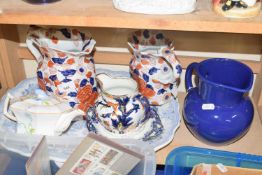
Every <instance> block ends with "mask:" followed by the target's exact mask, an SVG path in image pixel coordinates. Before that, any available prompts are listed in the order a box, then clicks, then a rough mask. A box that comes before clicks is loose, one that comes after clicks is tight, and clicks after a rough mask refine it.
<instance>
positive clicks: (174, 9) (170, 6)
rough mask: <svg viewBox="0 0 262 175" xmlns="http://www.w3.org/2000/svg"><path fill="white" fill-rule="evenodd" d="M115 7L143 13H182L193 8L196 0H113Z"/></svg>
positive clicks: (188, 11)
mask: <svg viewBox="0 0 262 175" xmlns="http://www.w3.org/2000/svg"><path fill="white" fill-rule="evenodd" d="M113 3H114V6H115V8H117V9H119V10H123V11H126V12H134V13H144V14H184V13H190V12H192V11H194V10H195V7H196V0H165V1H163V0H154V2H153V3H152V1H150V0H136V1H132V0H113Z"/></svg>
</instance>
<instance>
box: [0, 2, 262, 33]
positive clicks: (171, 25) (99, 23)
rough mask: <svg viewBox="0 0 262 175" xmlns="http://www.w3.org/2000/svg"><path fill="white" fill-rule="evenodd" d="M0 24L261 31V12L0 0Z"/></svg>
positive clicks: (205, 4)
mask: <svg viewBox="0 0 262 175" xmlns="http://www.w3.org/2000/svg"><path fill="white" fill-rule="evenodd" d="M0 24H39V25H62V26H88V27H113V28H134V29H135V28H150V29H164V30H183V31H206V32H230V33H252V34H262V14H260V16H258V17H256V18H252V19H227V18H224V17H221V16H218V15H216V14H215V13H214V12H213V11H212V8H211V1H210V0H199V1H198V4H197V10H196V11H195V12H194V13H191V14H186V15H143V14H133V13H126V12H122V11H119V10H116V9H114V7H113V2H112V1H111V0H88V1H79V0H78V1H77V0H62V1H59V2H56V3H51V4H47V5H32V4H28V3H26V2H24V1H22V0H8V1H0Z"/></svg>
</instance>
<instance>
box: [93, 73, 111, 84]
mask: <svg viewBox="0 0 262 175" xmlns="http://www.w3.org/2000/svg"><path fill="white" fill-rule="evenodd" d="M111 80H112V78H111V77H110V76H109V75H107V74H105V73H101V74H97V75H96V81H97V83H98V85H99V86H100V87H101V88H102V87H103V85H104V84H108V83H109V82H110V81H111Z"/></svg>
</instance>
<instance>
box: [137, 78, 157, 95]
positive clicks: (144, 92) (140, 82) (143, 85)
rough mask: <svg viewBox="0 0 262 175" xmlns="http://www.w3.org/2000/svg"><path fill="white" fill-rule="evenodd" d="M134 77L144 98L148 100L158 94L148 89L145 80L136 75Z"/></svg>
mask: <svg viewBox="0 0 262 175" xmlns="http://www.w3.org/2000/svg"><path fill="white" fill-rule="evenodd" d="M133 77H134V79H135V80H136V82H137V84H138V89H139V92H140V93H141V94H142V95H143V96H145V97H147V98H151V97H153V96H154V95H155V94H156V92H155V91H154V90H153V89H150V88H147V87H146V82H145V81H144V80H143V79H141V78H139V77H138V76H136V75H133Z"/></svg>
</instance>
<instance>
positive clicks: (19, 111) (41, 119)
mask: <svg viewBox="0 0 262 175" xmlns="http://www.w3.org/2000/svg"><path fill="white" fill-rule="evenodd" d="M9 104H10V107H9ZM9 111H10V112H9ZM4 115H5V116H6V117H7V118H9V119H11V120H14V121H16V122H17V133H19V134H38V135H39V134H40V135H49V136H54V135H60V134H62V132H63V131H65V130H66V129H67V128H68V127H69V126H70V123H71V121H72V120H73V119H75V118H76V117H80V118H81V117H82V116H83V115H84V112H83V111H81V110H79V109H78V110H73V109H72V108H71V107H69V106H68V105H67V103H66V102H60V101H58V100H57V99H55V98H53V97H50V96H47V95H46V94H45V92H44V91H42V90H40V89H36V90H35V92H34V93H31V94H28V95H26V96H21V97H19V98H15V97H13V96H12V95H11V94H10V93H9V94H8V95H7V98H6V99H5V105H4Z"/></svg>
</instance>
